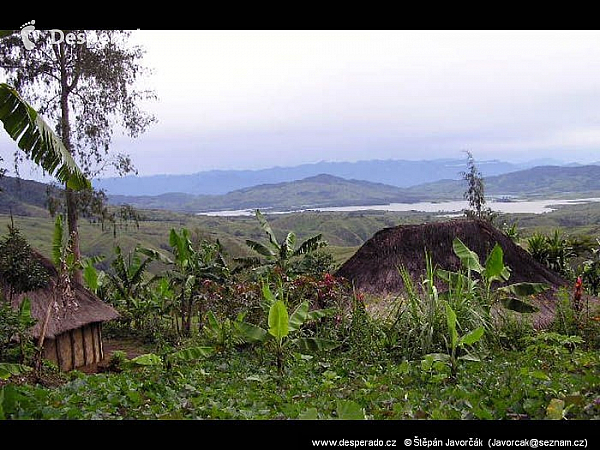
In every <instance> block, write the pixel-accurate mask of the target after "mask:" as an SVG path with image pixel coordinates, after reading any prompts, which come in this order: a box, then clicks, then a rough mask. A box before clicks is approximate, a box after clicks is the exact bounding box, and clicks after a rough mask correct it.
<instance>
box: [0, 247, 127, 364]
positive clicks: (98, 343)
mask: <svg viewBox="0 0 600 450" xmlns="http://www.w3.org/2000/svg"><path fill="white" fill-rule="evenodd" d="M32 253H33V259H34V260H35V261H37V262H39V263H40V264H41V265H42V267H43V268H44V269H45V270H46V271H47V273H48V275H49V280H48V282H47V285H46V286H45V287H42V288H39V289H35V290H32V291H29V292H23V293H19V294H15V295H12V298H10V301H11V305H12V307H13V308H18V307H19V306H20V304H21V302H22V301H23V299H24V298H25V297H28V298H29V299H30V300H31V315H32V317H33V318H34V319H35V320H36V324H35V325H34V326H33V328H32V329H31V334H32V336H33V338H34V339H35V340H36V342H37V343H38V344H39V343H40V340H42V345H43V348H42V357H43V358H44V359H47V360H50V361H54V362H55V363H56V364H57V365H58V366H59V368H60V369H61V370H63V371H69V370H73V369H77V368H80V367H84V366H89V365H94V364H97V363H98V362H100V361H101V360H102V359H103V358H104V352H103V348H102V323H104V322H107V321H109V320H113V319H116V318H117V317H119V314H118V313H117V311H116V310H115V309H114V308H112V307H111V306H110V305H108V304H107V303H105V302H103V301H102V300H100V299H99V298H98V297H97V296H95V295H94V294H93V293H91V292H90V291H89V290H87V289H86V288H85V287H83V286H82V285H81V284H78V283H67V286H66V289H65V283H64V279H61V275H60V274H59V272H58V271H57V270H56V267H54V264H52V262H51V261H50V260H49V259H47V258H45V257H44V256H42V255H41V254H39V253H38V252H35V251H33V252H32ZM0 285H1V288H2V291H3V292H4V293H5V294H6V293H7V291H8V290H9V286H8V285H7V283H6V280H0ZM8 297H9V296H7V295H5V298H8Z"/></svg>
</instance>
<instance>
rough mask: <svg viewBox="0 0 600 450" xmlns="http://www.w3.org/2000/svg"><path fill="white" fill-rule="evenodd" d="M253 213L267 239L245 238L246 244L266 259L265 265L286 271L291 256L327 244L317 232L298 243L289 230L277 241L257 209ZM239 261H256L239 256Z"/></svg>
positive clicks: (308, 251)
mask: <svg viewBox="0 0 600 450" xmlns="http://www.w3.org/2000/svg"><path fill="white" fill-rule="evenodd" d="M255 215H256V219H257V220H258V222H259V224H260V226H261V228H262V229H263V231H264V232H265V233H266V235H267V238H268V241H267V242H266V243H264V244H263V243H261V242H257V241H254V240H251V239H247V240H246V245H247V246H248V247H250V248H251V249H252V250H254V251H255V252H256V253H258V254H259V255H261V256H262V257H264V258H265V259H266V264H265V265H266V266H271V267H277V268H279V269H281V270H282V272H283V273H286V272H287V271H288V269H289V263H290V261H291V259H292V258H294V257H297V256H301V255H306V254H308V253H311V252H313V251H315V250H317V249H319V248H321V247H324V246H326V245H327V242H325V241H324V240H323V235H322V234H317V235H316V236H313V237H311V238H309V239H307V240H305V241H303V242H302V243H300V244H299V245H298V244H297V237H296V234H295V233H294V232H293V231H290V232H289V233H288V234H287V235H286V237H285V239H284V240H283V242H279V241H278V240H277V237H276V236H275V233H274V232H273V230H272V228H271V225H270V224H269V222H268V221H267V219H266V218H265V216H264V215H263V214H262V213H261V212H260V210H259V209H257V210H256V211H255ZM239 261H241V262H246V263H248V262H256V261H255V258H254V259H253V258H245V259H244V258H240V259H239Z"/></svg>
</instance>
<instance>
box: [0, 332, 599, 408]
mask: <svg viewBox="0 0 600 450" xmlns="http://www.w3.org/2000/svg"><path fill="white" fill-rule="evenodd" d="M550 355H553V357H552V358H549V359H546V357H547V356H550ZM294 356H295V360H294V362H293V364H292V365H291V367H289V368H287V369H286V371H285V373H284V374H283V375H281V376H280V375H278V374H277V371H276V370H274V368H273V367H269V366H265V364H264V362H263V360H262V355H261V354H260V353H255V352H249V351H242V352H236V353H233V354H230V355H227V356H223V355H221V356H219V355H217V356H215V357H212V358H209V359H205V360H202V361H201V362H199V363H197V362H196V363H184V364H179V365H177V366H174V367H173V368H172V370H165V368H164V367H161V366H138V368H136V369H129V370H126V371H124V372H121V373H118V374H117V373H115V374H97V375H89V376H86V375H83V374H79V373H77V372H75V373H73V374H72V375H71V377H72V380H71V381H70V382H69V383H67V384H65V385H63V386H61V387H59V388H56V389H48V388H44V387H41V386H28V385H22V386H18V385H6V386H4V387H3V388H2V389H1V390H0V393H1V395H0V405H1V408H0V417H2V418H12V419H25V418H32V419H121V418H125V419H166V418H169V419H199V418H211V419H284V418H289V419H299V418H306V417H310V416H312V417H313V418H335V417H337V415H338V411H339V408H338V406H339V403H340V402H352V403H349V404H356V405H358V406H359V407H360V408H361V409H363V410H364V413H365V417H366V418H369V419H523V418H531V419H545V418H551V417H550V416H549V415H550V413H552V414H556V410H555V407H556V405H560V408H559V410H558V411H559V415H560V417H564V418H568V419H598V418H600V371H599V369H600V356H599V355H598V354H597V352H586V351H580V350H575V351H573V352H570V351H569V350H567V349H566V347H563V346H561V345H558V344H556V342H554V341H553V340H552V339H546V340H543V342H533V343H531V344H530V346H529V351H527V352H510V351H508V352H503V353H501V354H496V355H493V356H488V357H486V358H483V359H482V360H481V361H480V362H471V363H470V364H467V365H462V366H459V367H458V373H457V379H456V380H454V379H452V378H451V377H450V373H449V369H447V367H446V366H445V365H439V366H438V365H432V366H427V365H423V364H421V363H419V362H408V361H393V360H389V359H387V360H382V361H381V362H380V363H379V364H361V363H360V362H359V361H356V360H355V359H352V358H350V355H349V354H347V353H344V352H337V353H332V354H330V355H329V356H328V357H327V358H326V359H324V358H319V357H309V356H308V355H302V354H299V353H296V354H295V355H294ZM90 392H93V393H94V395H89V393H90ZM550 405H552V408H549V407H550ZM315 414H316V417H315Z"/></svg>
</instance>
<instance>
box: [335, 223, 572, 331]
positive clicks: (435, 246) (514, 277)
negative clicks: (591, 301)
mask: <svg viewBox="0 0 600 450" xmlns="http://www.w3.org/2000/svg"><path fill="white" fill-rule="evenodd" d="M456 237H458V238H459V239H460V240H461V241H463V242H464V243H465V245H466V246H467V247H469V248H470V249H471V250H473V251H474V252H475V253H477V254H478V255H479V257H480V259H481V260H482V262H483V261H484V260H485V258H486V257H487V255H488V254H489V253H490V251H491V250H492V248H493V247H494V245H495V244H496V243H498V244H499V245H500V246H501V247H502V249H503V251H504V263H505V264H506V265H507V266H508V267H510V269H511V276H510V280H509V283H520V282H532V283H533V282H534V283H544V284H546V285H548V286H549V287H550V288H551V289H550V291H548V292H546V293H545V294H542V295H540V296H538V298H536V299H535V301H534V304H535V305H536V306H537V307H538V308H539V309H540V312H539V313H538V314H537V315H536V321H537V323H539V324H540V325H543V324H547V323H548V322H549V320H550V319H551V317H552V316H553V314H554V309H555V298H554V296H553V293H554V292H556V290H557V289H558V288H560V287H564V286H568V282H567V281H566V280H564V279H563V278H561V277H560V276H559V275H558V274H557V273H555V272H553V271H551V270H549V269H548V268H546V267H545V266H544V265H542V264H540V263H539V262H537V261H536V260H535V259H533V258H532V256H531V255H530V254H529V253H528V252H527V251H526V250H524V249H523V248H521V247H520V246H518V245H517V244H515V243H514V242H513V241H512V240H511V239H510V238H509V237H508V236H507V235H506V234H504V233H502V232H501V231H499V230H498V229H496V228H495V227H494V226H492V225H491V224H489V223H488V222H485V221H482V220H465V219H460V220H449V221H446V222H435V223H427V224H420V225H400V226H397V227H392V228H385V229H383V230H381V231H379V232H377V233H376V234H375V235H374V236H373V237H372V238H371V239H369V240H368V241H367V242H365V243H364V245H363V246H362V247H361V248H360V249H359V250H358V251H357V252H356V253H355V254H354V255H353V256H352V257H351V258H350V259H349V260H348V261H346V262H345V263H344V264H343V265H342V266H341V267H340V268H339V270H338V272H337V275H338V276H341V277H344V278H346V279H348V280H350V281H351V282H352V283H353V285H354V286H355V288H357V289H358V290H360V291H362V292H365V293H371V294H378V295H387V294H398V293H400V292H402V290H403V288H404V286H403V282H402V277H401V275H400V273H399V271H398V267H400V266H402V267H404V268H405V269H406V270H407V271H408V272H409V273H410V275H411V276H412V278H413V279H415V280H419V279H420V278H421V277H422V276H423V275H424V274H425V270H426V269H425V266H426V263H425V252H426V251H427V252H428V253H429V255H430V256H431V260H432V262H433V264H434V265H435V266H436V267H438V268H443V269H446V270H452V271H456V270H458V269H459V267H460V260H459V259H458V257H457V256H456V255H455V254H454V251H453V250H452V241H453V240H454V238H456Z"/></svg>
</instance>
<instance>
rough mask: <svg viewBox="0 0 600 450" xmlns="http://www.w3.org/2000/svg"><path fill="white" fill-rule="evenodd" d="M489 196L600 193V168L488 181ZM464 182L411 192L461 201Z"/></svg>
mask: <svg viewBox="0 0 600 450" xmlns="http://www.w3.org/2000/svg"><path fill="white" fill-rule="evenodd" d="M484 181H485V192H486V195H494V196H501V195H514V196H518V197H523V198H525V197H529V198H531V197H542V196H545V197H550V196H553V197H557V196H561V197H569V196H573V195H575V196H580V195H582V194H585V195H593V196H597V195H599V194H600V166H597V165H589V166H574V167H563V166H539V167H533V168H531V169H527V170H520V171H518V172H511V173H506V174H502V175H496V176H493V177H487V178H484ZM464 189H465V185H464V182H462V181H460V180H458V181H457V180H441V181H436V182H434V183H427V184H422V185H419V186H414V187H411V188H408V192H410V193H412V194H414V195H418V196H422V197H427V198H435V199H437V200H445V199H456V198H461V196H462V193H463V192H464Z"/></svg>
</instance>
